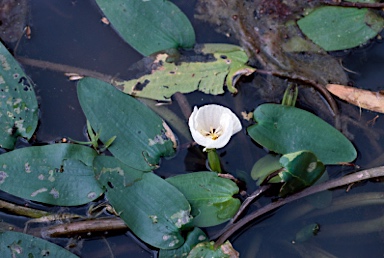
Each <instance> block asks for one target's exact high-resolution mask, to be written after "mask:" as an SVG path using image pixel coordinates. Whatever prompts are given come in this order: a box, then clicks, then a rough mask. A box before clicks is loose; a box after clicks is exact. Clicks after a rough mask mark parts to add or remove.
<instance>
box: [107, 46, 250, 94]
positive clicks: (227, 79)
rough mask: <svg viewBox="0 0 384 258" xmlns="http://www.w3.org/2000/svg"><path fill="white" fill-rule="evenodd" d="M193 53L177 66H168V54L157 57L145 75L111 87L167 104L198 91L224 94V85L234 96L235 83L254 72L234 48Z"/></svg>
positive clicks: (201, 48) (199, 49)
mask: <svg viewBox="0 0 384 258" xmlns="http://www.w3.org/2000/svg"><path fill="white" fill-rule="evenodd" d="M195 53H196V55H194V56H182V57H181V58H180V60H178V61H177V62H176V63H169V62H168V58H170V56H169V55H168V54H166V53H159V54H157V55H156V56H155V59H154V60H151V63H150V67H151V70H150V71H148V73H147V74H145V75H143V76H141V77H140V78H137V79H132V80H128V81H115V82H113V84H114V85H115V86H116V87H117V88H118V89H120V90H122V91H123V92H125V93H127V94H130V95H132V96H136V97H142V98H149V99H156V100H162V101H170V100H171V99H170V97H171V96H172V95H173V94H174V93H176V92H181V93H189V92H193V91H195V90H199V91H202V92H204V93H206V94H213V95H218V94H223V93H224V89H223V86H224V84H226V86H227V88H228V90H229V91H230V92H232V93H236V92H237V89H236V88H235V87H234V84H236V82H237V80H238V79H239V78H240V77H241V76H242V75H250V74H251V73H253V72H254V71H255V69H254V68H252V67H249V66H247V65H246V64H245V63H246V62H247V61H248V57H247V55H246V53H245V52H244V50H243V49H241V48H240V47H238V46H235V45H228V44H204V45H201V46H197V47H196V48H195Z"/></svg>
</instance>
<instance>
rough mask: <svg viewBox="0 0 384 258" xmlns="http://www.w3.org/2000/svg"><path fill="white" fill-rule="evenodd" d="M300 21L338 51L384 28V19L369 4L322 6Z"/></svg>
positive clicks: (312, 35)
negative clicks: (356, 6) (359, 6)
mask: <svg viewBox="0 0 384 258" xmlns="http://www.w3.org/2000/svg"><path fill="white" fill-rule="evenodd" d="M297 24H298V25H299V27H300V29H301V30H302V32H303V33H304V34H305V35H306V36H307V37H308V38H310V39H311V40H312V41H313V42H314V43H316V44H317V45H319V46H321V47H322V48H323V49H325V50H326V51H334V50H343V49H348V48H353V47H357V46H359V45H361V44H364V43H365V42H367V41H368V40H369V39H371V38H373V37H375V36H376V35H377V33H379V32H380V31H381V30H382V28H383V26H384V20H383V19H382V18H381V17H380V16H378V15H376V14H375V13H374V12H372V11H370V10H368V9H366V8H363V9H357V8H343V7H335V6H322V7H319V8H317V9H315V10H314V11H313V12H311V13H310V14H309V15H308V16H306V17H304V18H302V19H300V20H299V21H298V22H297Z"/></svg>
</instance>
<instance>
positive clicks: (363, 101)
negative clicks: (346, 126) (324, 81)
mask: <svg viewBox="0 0 384 258" xmlns="http://www.w3.org/2000/svg"><path fill="white" fill-rule="evenodd" d="M326 87H327V89H328V90H329V91H330V92H331V93H332V94H333V95H336V96H337V97H339V98H341V99H342V100H345V101H347V102H349V103H351V104H353V105H356V106H358V107H360V108H365V109H368V110H372V111H375V112H380V113H384V92H373V91H369V90H363V89H358V88H355V87H349V86H344V85H338V84H328V85H327V86H326Z"/></svg>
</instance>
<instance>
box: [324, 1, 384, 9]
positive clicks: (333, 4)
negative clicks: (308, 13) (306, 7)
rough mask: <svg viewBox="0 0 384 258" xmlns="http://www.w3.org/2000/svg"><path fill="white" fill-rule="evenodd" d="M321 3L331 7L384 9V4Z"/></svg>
mask: <svg viewBox="0 0 384 258" xmlns="http://www.w3.org/2000/svg"><path fill="white" fill-rule="evenodd" d="M320 3H322V4H325V5H331V6H341V7H355V8H374V9H381V8H384V3H362V2H343V1H335V0H323V1H320Z"/></svg>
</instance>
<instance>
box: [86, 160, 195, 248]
mask: <svg viewBox="0 0 384 258" xmlns="http://www.w3.org/2000/svg"><path fill="white" fill-rule="evenodd" d="M94 169H95V174H96V179H97V180H98V181H99V183H100V185H101V186H102V187H104V188H105V189H106V193H105V194H106V196H107V198H108V200H109V202H110V203H111V205H112V206H113V208H114V209H115V211H116V212H117V213H118V214H119V215H120V217H121V218H122V219H123V220H124V222H125V223H126V224H127V225H128V227H129V228H130V229H131V230H132V232H133V233H135V235H137V236H138V237H139V238H140V239H141V240H143V241H144V242H146V243H148V244H150V245H152V246H155V247H157V248H161V249H174V248H178V247H180V246H181V245H182V244H183V243H184V239H183V236H182V235H181V230H182V229H184V228H186V227H188V226H189V224H190V223H191V220H192V217H191V215H190V210H191V207H190V206H189V203H188V201H187V200H186V198H185V197H184V196H183V194H182V193H180V192H179V191H178V190H177V189H176V187H174V186H173V185H171V184H169V183H168V182H166V181H165V180H164V179H162V178H160V177H158V176H157V175H155V174H153V173H144V172H142V171H139V170H136V169H133V168H132V167H130V166H127V165H125V164H124V163H122V162H120V161H119V160H118V159H116V158H113V157H107V156H98V157H96V158H95V160H94Z"/></svg>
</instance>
